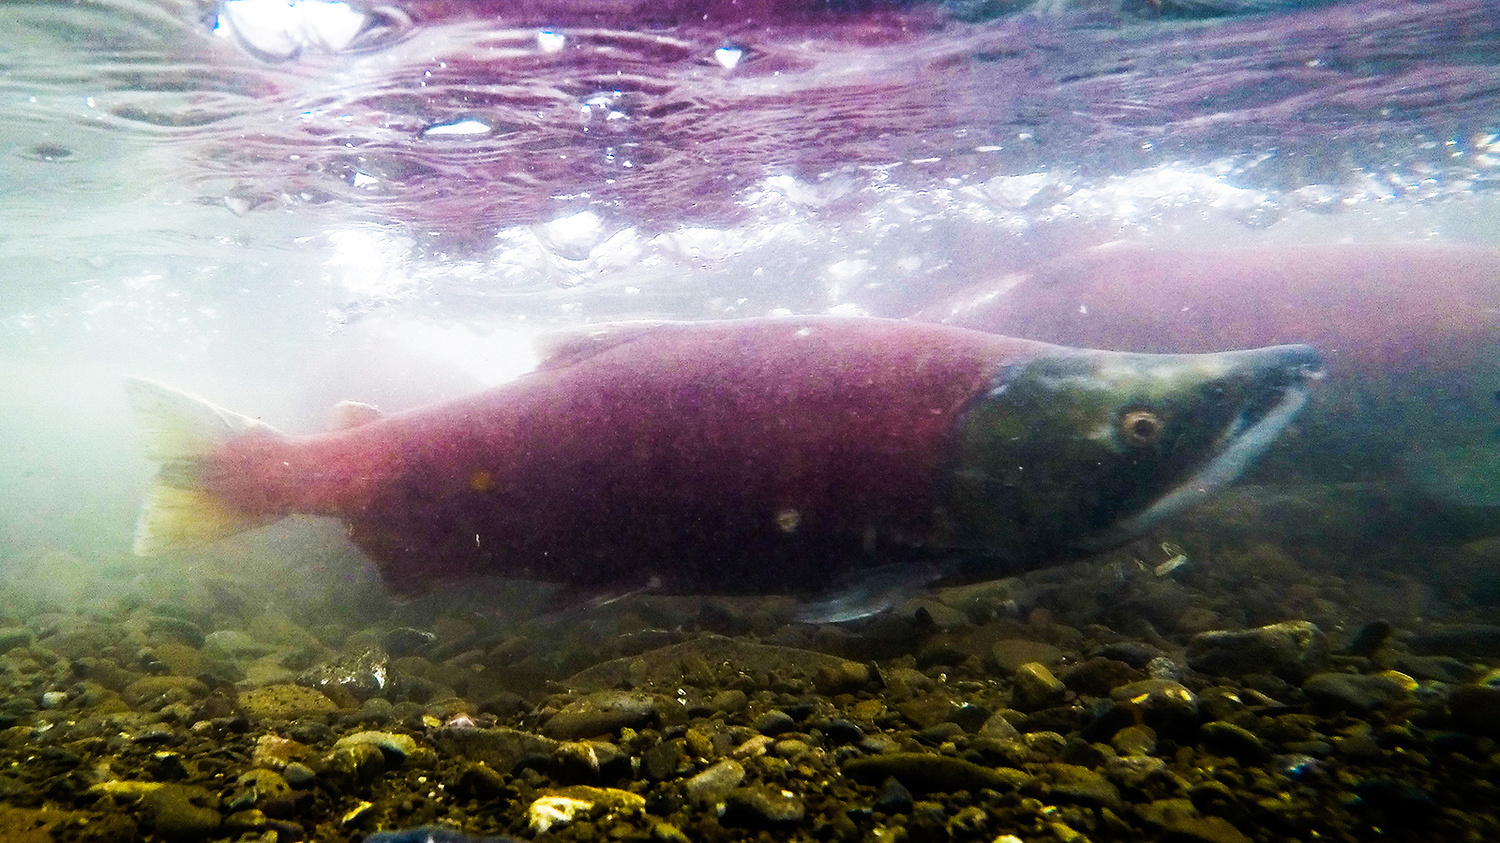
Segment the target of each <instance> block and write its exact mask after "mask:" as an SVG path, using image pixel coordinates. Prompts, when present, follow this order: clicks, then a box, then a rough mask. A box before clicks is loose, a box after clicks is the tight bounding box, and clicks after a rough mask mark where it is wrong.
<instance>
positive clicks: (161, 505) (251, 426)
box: [125, 378, 279, 556]
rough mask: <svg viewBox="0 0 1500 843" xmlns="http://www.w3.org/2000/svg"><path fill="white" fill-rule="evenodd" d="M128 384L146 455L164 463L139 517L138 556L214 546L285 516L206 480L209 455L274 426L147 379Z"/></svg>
mask: <svg viewBox="0 0 1500 843" xmlns="http://www.w3.org/2000/svg"><path fill="white" fill-rule="evenodd" d="M125 390H126V393H127V395H128V396H129V398H130V405H131V407H132V408H133V409H134V410H135V414H136V418H137V420H138V422H139V424H140V427H141V434H142V438H143V439H144V441H145V445H146V455H147V456H148V457H149V458H150V459H151V460H153V461H155V462H159V463H161V469H160V470H159V471H158V472H157V474H156V478H155V479H154V480H153V481H152V484H151V489H150V490H149V491H148V492H147V493H146V503H145V505H144V506H143V507H142V508H141V517H140V520H139V521H137V522H136V528H135V553H136V555H137V556H160V555H162V554H164V553H170V552H172V551H175V550H182V549H186V548H190V547H196V546H198V545H203V544H208V543H209V542H211V541H214V540H216V539H221V538H225V537H227V536H232V535H234V534H235V533H240V532H244V531H245V530H249V529H252V528H255V527H259V526H261V525H263V524H268V523H270V522H272V521H275V520H276V519H277V518H278V517H279V516H275V515H265V514H263V513H254V512H245V511H243V510H239V509H236V508H234V507H232V506H230V505H229V504H228V503H227V502H225V501H224V500H222V499H221V498H219V497H218V496H217V495H215V494H214V493H213V492H212V491H209V490H207V489H204V488H202V486H201V485H200V483H199V474H200V468H201V464H202V461H203V459H204V458H205V457H207V456H209V455H210V454H212V453H214V452H215V451H217V450H218V449H219V448H221V447H223V446H224V444H225V443H227V442H229V441H230V440H231V439H235V438H237V437H239V436H242V435H244V434H246V433H249V432H251V431H254V430H261V431H266V432H273V431H274V429H273V428H272V427H271V426H270V425H267V424H265V423H263V422H259V421H256V420H255V419H252V418H250V417H248V416H242V415H240V414H239V413H235V412H231V411H229V410H226V409H224V408H222V407H218V406H215V405H214V404H212V403H209V402H208V401H206V400H204V399H202V398H199V397H198V396H196V395H192V394H189V393H186V392H182V391H181V390H177V389H173V388H171V387H169V386H165V385H163V384H160V383H157V382H156V381H151V380H146V379H144V378H130V379H128V380H127V381H126V385H125Z"/></svg>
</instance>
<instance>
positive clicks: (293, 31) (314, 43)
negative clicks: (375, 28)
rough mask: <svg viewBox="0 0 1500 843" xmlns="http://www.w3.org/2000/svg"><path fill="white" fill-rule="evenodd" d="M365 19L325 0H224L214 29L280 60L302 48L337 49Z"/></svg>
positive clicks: (345, 6)
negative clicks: (236, 37)
mask: <svg viewBox="0 0 1500 843" xmlns="http://www.w3.org/2000/svg"><path fill="white" fill-rule="evenodd" d="M365 20H366V18H365V14H364V13H363V12H361V11H359V10H357V9H355V8H354V7H352V6H350V5H349V4H347V3H341V2H329V1H328V0H293V2H290V3H288V2H286V1H285V0H227V2H225V3H224V6H223V11H222V12H221V13H220V15H219V19H218V21H217V25H216V26H215V27H214V31H215V32H217V33H218V34H219V35H221V36H227V35H230V34H234V35H238V36H239V38H240V40H241V42H242V43H243V44H244V45H245V46H246V47H247V48H248V49H250V50H252V51H254V52H256V53H258V54H260V55H262V56H264V57H266V58H270V59H275V60H284V59H290V58H293V57H295V56H296V55H297V54H298V53H300V52H301V51H302V50H303V48H305V47H315V48H317V49H320V50H324V51H326V52H330V53H335V52H338V51H340V50H342V49H344V48H346V47H348V46H349V45H350V44H351V43H353V42H354V39H355V38H356V37H357V36H358V35H359V33H360V31H361V30H363V29H364V26H365Z"/></svg>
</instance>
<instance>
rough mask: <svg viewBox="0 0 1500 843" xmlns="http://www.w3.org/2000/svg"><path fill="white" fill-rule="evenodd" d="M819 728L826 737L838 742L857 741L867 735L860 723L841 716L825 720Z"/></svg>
mask: <svg viewBox="0 0 1500 843" xmlns="http://www.w3.org/2000/svg"><path fill="white" fill-rule="evenodd" d="M817 728H818V729H819V730H820V731H821V732H822V733H823V737H824V738H826V739H827V740H829V741H831V742H833V743H836V744H842V743H857V742H859V741H860V740H861V739H862V738H864V736H865V732H864V730H863V729H861V728H859V726H858V725H856V724H855V723H853V722H851V721H849V720H844V719H843V718H839V717H835V718H833V719H831V720H826V721H823V722H822V723H819V724H818V725H817Z"/></svg>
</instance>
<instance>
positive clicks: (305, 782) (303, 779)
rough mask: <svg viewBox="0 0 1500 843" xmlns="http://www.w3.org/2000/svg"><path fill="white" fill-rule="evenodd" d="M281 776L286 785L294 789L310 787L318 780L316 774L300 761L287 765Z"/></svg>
mask: <svg viewBox="0 0 1500 843" xmlns="http://www.w3.org/2000/svg"><path fill="white" fill-rule="evenodd" d="M281 775H282V777H284V778H285V779H286V783H287V784H289V785H291V786H292V787H295V788H306V787H311V786H312V785H313V784H314V783H316V782H317V780H318V774H317V772H316V771H314V770H313V768H311V767H309V766H307V765H306V764H303V763H302V762H300V761H293V762H291V763H290V764H287V765H286V769H284V770H282V772H281Z"/></svg>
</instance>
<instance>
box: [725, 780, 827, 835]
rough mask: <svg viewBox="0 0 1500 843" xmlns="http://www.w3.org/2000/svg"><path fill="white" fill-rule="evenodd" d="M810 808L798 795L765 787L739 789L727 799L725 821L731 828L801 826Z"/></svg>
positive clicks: (732, 792) (731, 792)
mask: <svg viewBox="0 0 1500 843" xmlns="http://www.w3.org/2000/svg"><path fill="white" fill-rule="evenodd" d="M806 814H807V808H806V806H804V805H803V804H802V800H801V799H799V798H798V797H797V796H796V795H795V794H792V793H790V792H788V791H784V790H775V789H772V788H766V787H751V788H739V789H736V790H733V791H730V793H729V795H728V796H726V797H725V799H724V821H725V822H726V823H729V824H731V825H748V826H785V825H795V824H796V823H800V822H802V818H803V817H804V816H806Z"/></svg>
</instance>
